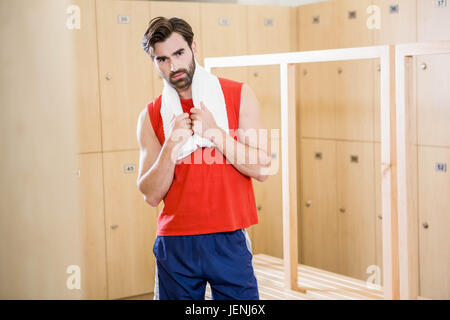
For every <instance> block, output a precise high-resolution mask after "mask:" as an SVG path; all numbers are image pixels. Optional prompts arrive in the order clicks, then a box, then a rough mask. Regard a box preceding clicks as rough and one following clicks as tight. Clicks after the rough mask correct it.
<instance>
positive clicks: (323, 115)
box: [297, 62, 337, 139]
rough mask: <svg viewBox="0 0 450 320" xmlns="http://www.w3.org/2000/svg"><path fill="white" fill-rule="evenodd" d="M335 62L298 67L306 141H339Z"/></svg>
mask: <svg viewBox="0 0 450 320" xmlns="http://www.w3.org/2000/svg"><path fill="white" fill-rule="evenodd" d="M336 66H337V64H336V63H335V62H325V63H306V64H300V65H299V67H298V72H297V77H298V82H299V84H298V88H299V91H298V92H299V94H298V98H297V100H298V101H299V104H300V108H299V111H300V123H299V125H300V132H301V136H302V137H309V138H328V139H334V138H335V137H336V106H335V77H336Z"/></svg>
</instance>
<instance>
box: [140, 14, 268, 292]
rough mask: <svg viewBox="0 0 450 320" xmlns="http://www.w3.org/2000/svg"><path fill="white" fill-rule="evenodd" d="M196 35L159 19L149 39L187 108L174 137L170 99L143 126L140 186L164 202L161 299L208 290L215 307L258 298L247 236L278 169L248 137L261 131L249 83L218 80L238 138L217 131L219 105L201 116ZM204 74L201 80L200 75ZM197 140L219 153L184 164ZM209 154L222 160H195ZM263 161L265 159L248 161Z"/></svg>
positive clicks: (203, 150)
mask: <svg viewBox="0 0 450 320" xmlns="http://www.w3.org/2000/svg"><path fill="white" fill-rule="evenodd" d="M193 37H194V34H193V32H192V28H191V27H190V26H189V24H188V23H187V22H186V21H184V20H182V19H179V18H171V19H167V18H164V17H156V18H154V19H152V20H151V21H150V23H149V27H148V29H147V31H146V32H145V35H144V38H143V41H142V47H143V48H144V50H145V51H146V52H147V53H148V54H149V56H150V57H151V59H152V61H153V63H154V66H155V68H157V70H158V71H159V73H160V74H161V76H162V77H163V79H164V80H165V85H168V86H170V87H171V88H174V89H175V90H176V93H178V96H177V97H176V98H177V99H178V98H179V101H180V102H181V106H182V109H183V113H182V114H180V115H178V116H173V117H172V118H171V119H172V121H171V123H170V124H171V126H172V128H173V129H172V131H171V134H170V136H169V137H165V134H167V132H165V131H164V128H163V127H164V123H163V122H164V121H163V120H162V116H161V105H162V100H163V99H162V96H161V95H160V96H159V97H158V98H156V99H155V100H154V101H153V102H151V103H149V105H148V106H147V107H146V108H145V109H144V110H142V112H141V113H140V115H139V120H138V128H137V137H138V143H139V147H140V166H139V175H138V181H137V185H138V188H139V190H140V191H141V192H142V194H143V195H144V199H145V201H147V202H148V203H149V204H150V205H151V206H153V207H155V206H157V205H158V204H159V203H160V202H161V200H164V208H163V209H162V210H161V212H160V213H159V216H158V228H157V237H156V240H155V244H154V247H153V252H154V254H155V257H156V262H157V265H156V267H157V268H156V277H155V299H194V300H200V299H204V295H205V287H206V282H209V284H210V286H211V291H212V295H213V299H245V300H250V299H259V295H258V287H257V282H256V278H255V275H254V271H253V266H252V254H251V244H250V239H249V237H248V234H247V232H246V230H245V229H246V228H248V227H250V226H251V225H253V224H256V223H257V222H258V219H257V212H256V205H255V198H254V192H253V187H252V181H251V178H254V179H256V180H258V181H261V182H263V181H265V180H266V179H267V177H268V174H267V172H266V171H265V169H267V168H268V167H270V156H269V155H268V154H267V150H266V148H265V147H263V146H260V145H258V139H247V138H248V137H249V136H251V135H247V134H246V132H247V131H253V132H256V133H259V131H257V130H259V129H262V126H261V122H260V117H259V105H258V101H257V99H256V97H255V94H254V93H253V91H252V89H251V88H250V87H249V86H248V85H247V84H243V83H240V82H236V81H232V80H228V79H223V78H219V79H218V80H219V83H220V87H221V90H222V92H223V96H224V100H225V105H226V114H227V117H228V127H229V129H230V131H231V132H233V133H236V132H237V133H236V134H233V136H232V135H230V132H226V131H225V130H223V129H221V128H220V127H219V126H218V125H217V123H216V121H215V117H216V115H213V114H212V113H211V111H210V110H209V109H213V108H212V107H213V106H208V105H205V104H204V103H203V102H202V103H201V104H200V106H196V107H197V108H194V104H193V101H192V81H193V78H194V73H195V71H196V60H195V56H196V54H197V47H196V46H197V45H196V43H195V41H193ZM224 45H225V44H224ZM197 68H198V70H197V72H199V70H201V67H200V66H198V67H197ZM164 92H165V91H164V90H163V94H164ZM194 134H196V135H198V136H199V137H202V138H205V139H209V140H210V141H211V142H212V143H214V145H215V146H214V147H211V148H208V147H199V148H197V149H196V150H195V151H194V152H192V153H191V154H189V155H188V156H186V157H185V158H184V159H183V160H182V161H177V159H176V155H177V154H179V151H180V149H181V148H182V146H183V144H185V143H186V141H187V140H188V139H191V138H192V137H193V135H194ZM247 140H248V141H247ZM206 155H209V156H210V157H212V158H213V159H214V160H219V161H212V163H211V161H200V162H199V161H197V160H195V159H198V157H200V159H203V158H204V157H205V156H206ZM255 156H256V158H257V159H258V161H249V159H255ZM237 159H241V160H242V159H245V161H237ZM220 160H224V161H220ZM255 162H256V163H255Z"/></svg>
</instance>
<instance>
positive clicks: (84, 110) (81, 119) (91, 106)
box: [68, 0, 102, 153]
mask: <svg viewBox="0 0 450 320" xmlns="http://www.w3.org/2000/svg"><path fill="white" fill-rule="evenodd" d="M70 3H71V4H73V5H76V6H78V7H79V8H80V15H81V16H80V29H74V30H72V32H69V33H68V34H69V36H71V37H73V43H74V50H75V57H76V62H75V67H74V73H75V85H76V91H75V99H76V105H75V110H76V117H77V122H76V123H77V136H78V150H77V152H79V153H83V152H99V151H101V150H102V141H101V129H100V128H101V125H100V121H101V120H100V101H99V87H98V63H97V34H96V18H95V2H94V1H90V0H71V1H70Z"/></svg>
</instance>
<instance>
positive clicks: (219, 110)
mask: <svg viewBox="0 0 450 320" xmlns="http://www.w3.org/2000/svg"><path fill="white" fill-rule="evenodd" d="M191 88H192V102H193V104H194V108H199V109H200V101H203V103H204V105H205V106H206V107H207V108H208V110H209V111H210V112H211V113H212V115H213V117H214V120H215V121H216V124H217V125H218V126H219V127H220V128H221V129H223V130H224V131H225V132H226V133H228V116H227V109H226V106H225V97H224V95H223V92H222V88H221V86H220V83H219V79H218V78H217V77H216V76H215V75H213V74H211V73H209V72H208V71H206V70H205V69H204V68H203V67H202V66H200V64H199V63H198V62H197V60H195V72H194V76H193V79H192V85H191ZM182 113H183V108H182V107H181V102H180V97H179V95H178V93H177V91H176V90H175V89H174V88H173V87H172V86H171V85H170V84H168V83H167V81H166V80H165V79H164V88H163V91H162V102H161V118H162V122H163V127H164V137H165V139H167V138H168V137H170V134H171V133H172V128H173V127H172V126H170V120H171V119H172V115H175V116H178V115H180V114H182ZM214 146H215V145H214V143H213V142H212V141H211V140H209V139H206V138H203V137H201V136H199V135H197V134H195V133H194V135H193V136H191V137H190V138H189V139H187V141H186V142H185V143H184V144H183V146H182V147H181V148H180V152H179V154H178V158H177V160H180V159H183V158H184V157H186V156H188V155H189V154H191V153H192V152H194V151H195V150H197V148H198V147H214Z"/></svg>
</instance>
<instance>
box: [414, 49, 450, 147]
mask: <svg viewBox="0 0 450 320" xmlns="http://www.w3.org/2000/svg"><path fill="white" fill-rule="evenodd" d="M416 69H417V73H416V74H417V113H418V114H417V125H418V139H419V144H423V145H433V146H450V130H449V126H448V124H449V123H450V108H449V107H448V106H449V105H450V95H449V94H448V93H449V92H450V81H448V75H449V74H450V55H448V54H446V55H434V56H420V57H417V68H416Z"/></svg>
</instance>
